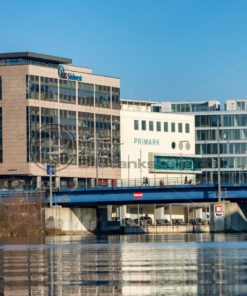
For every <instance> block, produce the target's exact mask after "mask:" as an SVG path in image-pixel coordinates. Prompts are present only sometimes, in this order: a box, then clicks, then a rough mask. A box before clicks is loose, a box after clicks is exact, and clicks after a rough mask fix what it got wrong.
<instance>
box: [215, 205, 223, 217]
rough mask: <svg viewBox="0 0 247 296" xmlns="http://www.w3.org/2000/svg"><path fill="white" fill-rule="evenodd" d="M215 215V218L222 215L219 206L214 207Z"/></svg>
mask: <svg viewBox="0 0 247 296" xmlns="http://www.w3.org/2000/svg"><path fill="white" fill-rule="evenodd" d="M215 214H216V215H217V216H221V215H222V206H220V205H217V206H215Z"/></svg>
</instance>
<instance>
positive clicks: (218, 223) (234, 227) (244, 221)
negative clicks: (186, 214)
mask: <svg viewBox="0 0 247 296" xmlns="http://www.w3.org/2000/svg"><path fill="white" fill-rule="evenodd" d="M216 206H221V207H222V214H221V215H219V214H218V215H217V213H216V210H215V209H216ZM210 227H211V231H212V232H224V231H226V232H227V231H229V232H247V203H232V202H228V201H227V202H226V201H223V202H220V203H215V204H211V206H210Z"/></svg>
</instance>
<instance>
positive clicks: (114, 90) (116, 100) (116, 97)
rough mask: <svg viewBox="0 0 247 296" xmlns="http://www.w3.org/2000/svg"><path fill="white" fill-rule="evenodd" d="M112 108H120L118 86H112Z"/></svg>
mask: <svg viewBox="0 0 247 296" xmlns="http://www.w3.org/2000/svg"><path fill="white" fill-rule="evenodd" d="M112 109H117V110H119V109H120V88H117V87H112Z"/></svg>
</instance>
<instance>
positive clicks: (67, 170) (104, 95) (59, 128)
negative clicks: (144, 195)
mask: <svg viewBox="0 0 247 296" xmlns="http://www.w3.org/2000/svg"><path fill="white" fill-rule="evenodd" d="M71 64H72V60H71V59H68V58H61V57H55V56H50V55H43V54H37V53H31V52H19V53H4V54H0V127H1V128H0V187H1V188H23V187H27V188H28V187H33V188H42V187H46V185H47V182H48V176H47V171H46V168H47V164H51V165H52V166H55V172H54V174H55V176H54V178H53V182H54V187H76V186H80V187H81V186H91V185H93V184H95V183H96V182H98V183H99V184H108V183H111V182H114V180H116V179H119V178H120V168H119V165H120V99H119V97H120V79H119V78H115V77H109V76H104V75H97V74H94V73H93V72H92V69H89V68H83V67H76V66H72V65H71Z"/></svg>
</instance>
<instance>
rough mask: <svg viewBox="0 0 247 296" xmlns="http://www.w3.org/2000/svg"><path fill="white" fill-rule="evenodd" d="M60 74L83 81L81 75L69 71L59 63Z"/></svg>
mask: <svg viewBox="0 0 247 296" xmlns="http://www.w3.org/2000/svg"><path fill="white" fill-rule="evenodd" d="M57 70H58V76H59V77H60V78H63V79H69V80H74V81H82V76H81V75H75V74H74V73H71V72H68V71H66V70H65V69H64V66H63V65H58V69H57Z"/></svg>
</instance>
